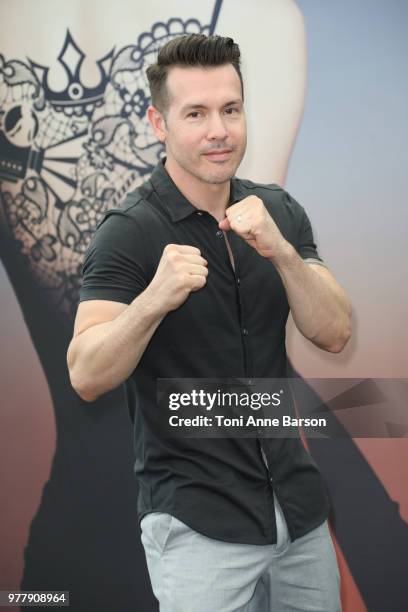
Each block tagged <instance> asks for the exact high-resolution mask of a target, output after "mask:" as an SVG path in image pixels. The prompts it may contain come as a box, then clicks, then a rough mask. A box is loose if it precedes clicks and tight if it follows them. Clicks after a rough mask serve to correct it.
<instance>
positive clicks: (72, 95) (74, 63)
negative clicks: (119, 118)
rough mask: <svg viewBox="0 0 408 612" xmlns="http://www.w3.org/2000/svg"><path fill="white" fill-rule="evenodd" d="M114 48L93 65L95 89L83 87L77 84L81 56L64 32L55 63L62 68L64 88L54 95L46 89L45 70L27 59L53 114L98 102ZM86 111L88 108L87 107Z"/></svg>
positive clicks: (71, 39)
mask: <svg viewBox="0 0 408 612" xmlns="http://www.w3.org/2000/svg"><path fill="white" fill-rule="evenodd" d="M113 54H114V48H113V49H112V50H111V51H109V53H107V54H106V55H105V56H104V57H102V58H101V59H99V60H98V61H97V62H96V63H97V65H98V68H99V72H100V75H101V79H100V81H99V83H98V85H97V86H96V87H92V88H90V87H86V86H85V85H84V84H83V83H82V82H81V77H80V70H81V66H82V62H83V61H84V59H85V54H84V53H83V51H82V50H81V49H80V48H79V47H78V45H77V44H76V42H75V41H74V39H73V38H72V36H71V32H70V31H69V30H67V33H66V36H65V41H64V45H63V47H62V49H61V51H60V54H59V55H58V61H59V63H60V64H61V65H62V66H63V67H64V70H65V73H66V75H67V77H68V85H67V87H66V88H65V89H64V90H63V91H55V90H53V89H51V88H50V87H49V85H48V72H49V67H47V66H41V64H37V63H36V62H33V61H32V60H30V59H29V58H28V61H29V62H30V65H31V68H32V70H33V72H34V73H35V75H36V77H37V79H38V81H39V82H40V84H41V86H42V88H43V91H44V95H45V98H46V99H47V100H48V101H49V102H50V103H51V104H52V106H54V107H55V109H56V110H59V111H61V110H62V111H66V112H68V113H70V112H72V107H77V108H78V107H82V108H83V110H85V107H87V106H88V105H92V108H93V107H94V105H95V104H98V102H101V101H102V99H103V95H104V92H105V87H106V84H107V82H108V78H109V73H110V69H111V65H112V59H113ZM88 108H89V106H88Z"/></svg>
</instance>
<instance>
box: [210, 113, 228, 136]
mask: <svg viewBox="0 0 408 612" xmlns="http://www.w3.org/2000/svg"><path fill="white" fill-rule="evenodd" d="M227 136H228V132H227V130H226V128H225V124H224V119H223V117H221V116H220V115H219V114H218V113H215V114H214V115H211V116H210V117H209V120H208V131H207V138H208V140H224V139H225V138H227Z"/></svg>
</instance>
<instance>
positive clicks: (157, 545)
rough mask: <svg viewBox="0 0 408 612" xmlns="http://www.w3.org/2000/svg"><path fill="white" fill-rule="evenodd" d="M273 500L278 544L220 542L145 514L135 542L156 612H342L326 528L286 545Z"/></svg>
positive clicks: (162, 516)
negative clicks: (139, 547) (141, 550)
mask: <svg viewBox="0 0 408 612" xmlns="http://www.w3.org/2000/svg"><path fill="white" fill-rule="evenodd" d="M274 500H275V512H276V522H277V528H278V541H277V543H276V544H267V545H257V544H236V543H230V542H222V541H220V540H215V539H213V538H208V537H207V536H204V535H202V534H200V533H197V532H196V531H195V530H193V529H191V528H190V527H188V526H187V525H186V524H185V523H183V522H182V521H180V520H178V519H177V518H175V517H173V516H171V515H170V514H167V513H164V512H152V513H150V514H147V515H146V516H145V517H144V518H143V519H142V521H141V523H140V525H141V529H142V543H143V546H144V549H145V553H146V560H147V567H148V570H149V575H150V580H151V583H152V588H153V592H154V594H155V596H156V597H157V599H158V601H159V604H160V612H272V611H273V612H306V611H310V612H341V603H340V576H339V571H338V566H337V560H336V554H335V551H334V547H333V542H332V539H331V536H330V532H329V529H328V525H327V521H325V522H324V523H323V524H322V525H320V526H319V527H317V528H316V529H314V530H313V531H311V532H309V533H308V534H306V535H305V536H303V537H301V538H298V539H297V540H295V541H294V542H293V543H291V542H290V538H289V533H288V530H287V525H286V521H285V518H284V516H283V513H282V510H281V507H280V505H279V502H278V500H277V498H276V496H275V497H274Z"/></svg>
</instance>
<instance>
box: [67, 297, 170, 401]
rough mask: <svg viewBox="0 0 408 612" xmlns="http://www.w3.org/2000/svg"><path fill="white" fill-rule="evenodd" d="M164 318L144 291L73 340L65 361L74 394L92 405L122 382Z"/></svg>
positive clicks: (154, 302)
mask: <svg viewBox="0 0 408 612" xmlns="http://www.w3.org/2000/svg"><path fill="white" fill-rule="evenodd" d="M165 314H166V313H165V312H163V310H162V309H161V308H160V304H159V303H158V300H157V298H156V296H155V294H154V293H153V292H152V291H151V290H150V289H149V288H147V289H146V290H145V291H144V292H143V293H141V294H140V295H139V296H138V297H137V298H135V299H134V300H133V302H131V304H129V306H128V307H127V308H126V309H125V310H124V311H123V312H122V313H121V314H120V315H119V316H118V317H117V318H116V319H114V320H113V321H107V322H104V323H100V324H98V325H94V326H92V327H90V328H88V329H87V330H85V331H84V332H82V333H81V334H79V335H78V336H76V337H75V338H73V340H72V341H71V344H70V347H69V350H68V355H67V358H68V367H69V372H70V377H71V383H72V386H73V387H74V388H75V390H76V391H77V393H78V394H79V395H80V396H81V397H82V398H83V399H85V400H86V401H94V400H95V399H97V397H99V396H100V395H102V394H103V393H106V392H107V391H110V390H111V389H115V388H116V387H118V386H119V385H120V384H121V383H122V382H124V381H125V380H126V379H127V378H128V377H129V376H130V374H131V373H132V372H133V370H134V369H135V368H136V366H137V364H138V363H139V361H140V358H141V357H142V355H143V353H144V351H145V349H146V346H147V344H148V342H149V341H150V338H151V337H152V335H153V334H154V332H155V330H156V328H157V327H158V325H159V324H160V322H161V320H162V319H163V317H164V316H165Z"/></svg>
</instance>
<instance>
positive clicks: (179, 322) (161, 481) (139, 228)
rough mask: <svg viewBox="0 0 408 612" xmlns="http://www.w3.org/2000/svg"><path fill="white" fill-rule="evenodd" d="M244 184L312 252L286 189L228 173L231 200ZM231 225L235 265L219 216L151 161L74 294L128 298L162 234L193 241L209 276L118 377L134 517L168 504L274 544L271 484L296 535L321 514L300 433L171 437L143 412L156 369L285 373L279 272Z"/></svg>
mask: <svg viewBox="0 0 408 612" xmlns="http://www.w3.org/2000/svg"><path fill="white" fill-rule="evenodd" d="M248 195H257V196H258V197H259V198H261V199H262V200H263V202H264V204H265V206H266V208H267V210H268V212H269V213H270V215H271V216H272V218H273V219H274V220H275V222H276V224H277V226H278V227H279V229H280V231H281V233H282V234H283V236H284V237H285V238H286V240H288V241H289V242H290V243H291V244H292V245H293V246H294V247H295V248H296V250H297V251H298V253H299V254H300V256H301V257H302V258H304V259H308V260H310V259H312V260H316V261H319V260H320V258H319V256H318V254H317V251H316V246H315V244H314V241H313V235H312V229H311V226H310V222H309V220H308V217H307V215H306V213H305V211H304V209H303V208H302V207H301V206H300V205H299V204H298V203H297V202H296V201H295V200H294V199H293V198H292V197H291V196H290V195H289V194H288V193H287V192H286V191H285V190H283V189H282V188H281V187H279V186H278V185H275V184H272V185H260V184H255V183H253V182H251V181H246V180H240V179H237V178H233V179H232V180H231V190H230V204H233V203H236V202H238V201H240V200H242V199H243V198H245V197H246V196H248ZM227 234H228V239H229V242H230V246H231V250H232V253H233V259H234V267H235V270H234V267H233V266H232V265H231V260H230V257H229V253H228V249H227V245H226V241H225V236H224V233H223V232H222V231H221V230H220V229H219V228H218V221H217V220H216V219H215V218H214V217H213V216H212V215H211V214H209V213H208V212H206V211H200V210H198V209H197V208H196V207H194V206H193V205H192V204H191V203H190V202H189V201H188V200H187V199H186V198H185V197H184V196H183V195H182V194H181V193H180V191H179V190H178V189H177V187H176V186H175V184H174V183H173V181H172V180H171V179H170V177H169V175H168V174H167V172H166V170H165V168H164V164H163V161H162V162H159V163H158V165H157V166H156V168H155V170H154V171H153V173H152V176H151V178H150V180H148V181H146V182H145V183H144V184H143V185H142V186H140V187H138V188H137V189H136V190H135V191H133V192H131V193H130V194H128V196H127V198H126V199H125V201H124V202H123V203H122V205H121V206H120V207H119V208H116V209H111V210H108V211H107V212H106V213H105V216H104V217H103V219H102V221H101V222H100V223H99V225H98V228H97V230H96V232H95V234H94V235H93V238H92V240H91V243H90V246H89V248H88V251H87V253H86V257H85V261H84V266H83V286H82V289H81V294H80V301H82V300H92V299H104V300H114V301H119V302H123V303H126V304H130V303H131V302H132V301H133V300H134V299H135V298H136V297H137V296H138V295H139V294H140V293H141V292H142V291H143V290H144V289H145V288H146V287H147V285H148V284H149V283H150V281H151V280H152V278H153V276H154V274H155V272H156V269H157V266H158V264H159V261H160V258H161V256H162V253H163V249H164V247H165V246H166V245H167V244H170V243H172V244H174V243H176V244H186V245H192V246H195V247H197V248H199V249H200V251H201V255H202V256H203V257H204V258H205V259H206V260H207V262H208V272H209V273H208V276H207V282H206V285H205V286H204V287H203V288H202V289H200V290H198V291H195V292H192V293H190V295H189V297H188V298H187V300H186V301H185V302H184V303H183V304H182V305H181V306H180V307H179V308H178V309H176V310H174V311H171V312H169V313H168V314H167V315H166V316H165V317H164V319H163V320H162V322H161V323H160V325H159V326H158V327H157V329H156V331H155V333H154V334H153V336H152V338H151V340H150V342H149V344H148V346H147V347H146V349H145V351H144V353H143V355H142V357H141V359H140V361H139V364H138V365H137V367H136V369H135V370H134V372H133V373H132V375H131V376H130V377H129V378H128V379H127V380H126V381H125V383H124V384H125V396H126V401H127V404H128V408H129V411H130V414H131V417H132V420H133V421H134V448H135V453H136V461H135V466H134V469H135V474H136V477H137V481H138V484H139V497H138V517H139V521H140V520H141V519H142V518H143V516H144V515H145V514H147V513H148V512H152V511H160V512H168V513H170V514H172V515H174V516H176V517H177V518H178V519H180V520H181V521H183V522H185V523H186V524H187V525H189V526H190V527H191V528H193V529H195V530H196V531H198V532H201V533H202V534H204V535H206V536H209V537H212V538H217V539H220V540H224V541H228V542H241V543H248V544H273V543H276V522H275V513H274V503H273V489H274V490H275V493H276V495H277V497H278V499H279V502H280V504H281V506H282V510H283V513H284V515H285V518H286V521H287V524H288V529H289V533H290V537H291V539H292V540H295V539H296V538H299V537H300V536H303V535H304V534H306V533H307V532H309V531H311V530H312V529H314V528H315V527H317V526H318V525H320V524H321V523H322V522H323V521H324V520H325V519H326V518H327V516H328V497H327V493H326V489H325V485H324V483H323V481H322V478H321V475H320V473H319V471H318V469H317V467H316V464H315V463H314V461H313V459H312V458H311V456H310V455H309V453H308V452H307V451H306V450H305V448H304V446H303V444H302V442H301V440H300V439H299V438H286V439H283V438H262V439H261V438H239V437H237V438H231V437H230V438H193V437H190V438H187V437H186V438H181V437H178V438H174V439H169V438H163V437H162V436H160V433H159V432H158V431H157V430H156V428H155V422H157V421H156V420H155V419H154V418H150V417H151V416H152V415H155V414H157V411H158V404H157V394H156V380H157V379H158V378H228V377H236V378H245V377H254V378H284V377H285V376H286V366H287V358H286V350H285V324H286V320H287V317H288V313H289V305H288V301H287V297H286V293H285V290H284V287H283V284H282V281H281V279H280V276H279V274H278V272H277V271H276V269H275V267H274V265H273V264H272V263H271V262H270V261H269V260H267V259H265V258H263V257H261V256H260V255H259V254H258V253H257V252H256V251H255V250H254V249H253V248H252V247H250V246H249V245H248V244H247V243H246V242H245V241H244V240H243V239H241V238H240V237H239V236H237V235H236V234H235V233H234V232H233V231H229V232H227ZM320 261H321V260H320ZM113 409H114V407H113ZM262 454H264V456H265V459H266V462H267V465H266V464H265V461H264V459H263V457H262Z"/></svg>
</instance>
